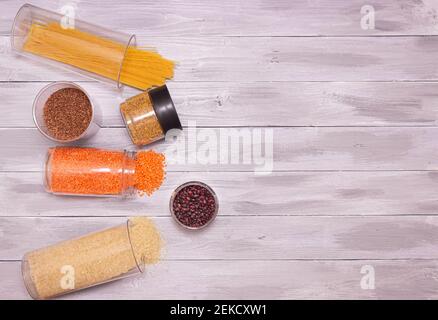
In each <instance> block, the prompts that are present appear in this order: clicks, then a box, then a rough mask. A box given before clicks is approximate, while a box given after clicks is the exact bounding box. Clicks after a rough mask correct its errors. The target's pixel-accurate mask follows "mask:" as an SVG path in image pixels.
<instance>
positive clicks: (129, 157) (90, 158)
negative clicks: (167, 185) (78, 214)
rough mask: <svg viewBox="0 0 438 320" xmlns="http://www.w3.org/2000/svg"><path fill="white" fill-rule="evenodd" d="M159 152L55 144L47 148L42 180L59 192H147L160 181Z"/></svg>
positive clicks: (130, 194)
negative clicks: (53, 146)
mask: <svg viewBox="0 0 438 320" xmlns="http://www.w3.org/2000/svg"><path fill="white" fill-rule="evenodd" d="M164 170H165V158H164V155H163V154H161V153H156V152H154V151H152V150H147V151H138V152H136V151H126V150H123V151H118V150H106V149H97V148H80V147H55V148H50V149H49V151H48V152H47V158H46V163H45V170H44V171H45V178H44V184H45V188H46V190H47V192H50V193H54V194H59V195H88V196H116V197H117V196H119V197H133V196H135V195H138V194H140V195H143V194H147V195H151V194H152V193H153V192H155V191H156V190H157V189H158V188H159V187H160V186H161V184H162V182H163V180H164V175H165V172H164Z"/></svg>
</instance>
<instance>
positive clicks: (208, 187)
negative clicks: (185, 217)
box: [169, 181, 219, 230]
mask: <svg viewBox="0 0 438 320" xmlns="http://www.w3.org/2000/svg"><path fill="white" fill-rule="evenodd" d="M193 185H194V186H201V187H203V188H205V189H207V190H208V191H209V192H210V193H211V194H212V195H213V198H214V203H215V210H214V213H213V215H212V217H211V218H210V220H208V222H207V223H206V224H203V225H202V226H200V227H190V226H186V225H185V224H184V223H182V222H181V221H179V220H178V218H177V216H176V215H175V212H174V211H173V202H174V201H175V197H176V195H177V194H178V193H179V192H180V191H181V190H182V189H183V188H185V187H187V186H193ZM169 210H170V213H171V215H172V217H173V219H174V220H175V221H176V222H177V223H178V224H179V225H180V226H182V227H183V228H185V229H189V230H199V229H203V228H205V227H206V226H208V225H209V224H210V223H211V222H212V221H213V220H214V219H215V218H216V216H217V213H218V211H219V202H218V198H217V195H216V193H215V192H214V191H213V189H212V188H210V186H208V185H207V184H205V183H203V182H200V181H189V182H186V183H183V184H182V185H180V186H179V187H178V188H176V189H175V190H174V191H173V193H172V196H171V197H170V201H169Z"/></svg>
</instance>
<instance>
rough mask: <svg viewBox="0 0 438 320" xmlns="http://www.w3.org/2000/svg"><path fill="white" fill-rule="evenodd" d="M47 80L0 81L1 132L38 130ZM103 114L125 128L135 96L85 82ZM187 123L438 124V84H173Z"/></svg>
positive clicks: (108, 123) (109, 123) (113, 124)
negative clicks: (124, 114) (126, 107)
mask: <svg viewBox="0 0 438 320" xmlns="http://www.w3.org/2000/svg"><path fill="white" fill-rule="evenodd" d="M46 84H47V82H42V83H32V82H24V83H0V96H1V97H2V108H3V110H4V112H3V116H2V117H1V118H0V127H33V126H34V122H33V120H32V104H33V99H34V98H35V96H36V95H37V93H38V91H39V90H41V88H43V87H44V86H45V85H46ZM80 85H81V86H82V87H83V88H84V89H85V90H86V91H87V92H88V93H89V94H90V96H91V97H92V98H93V99H94V100H95V102H96V104H97V105H98V106H99V107H100V109H101V111H102V113H103V126H106V127H120V126H123V121H122V118H121V116H120V111H119V104H120V102H121V101H123V100H125V99H126V98H128V97H131V96H133V95H135V94H137V93H138V91H137V90H134V89H129V88H126V90H124V92H122V93H116V92H114V90H111V89H110V88H109V87H108V86H106V85H103V84H98V83H89V82H81V83H80ZM168 87H169V90H170V91H171V93H172V97H173V100H174V102H175V105H176V107H177V109H178V113H179V115H180V118H181V121H182V123H183V125H187V121H188V120H190V121H196V122H197V124H198V125H199V126H213V127H215V126H222V127H226V126H385V125H389V126H436V125H437V124H438V109H437V108H436V105H437V104H438V83H428V82H422V83H406V82H373V83H370V82H355V83H345V82H332V83H324V82H303V83H301V82H290V83H271V82H261V83H239V84H235V83H223V82H217V83H199V82H170V83H169V84H168Z"/></svg>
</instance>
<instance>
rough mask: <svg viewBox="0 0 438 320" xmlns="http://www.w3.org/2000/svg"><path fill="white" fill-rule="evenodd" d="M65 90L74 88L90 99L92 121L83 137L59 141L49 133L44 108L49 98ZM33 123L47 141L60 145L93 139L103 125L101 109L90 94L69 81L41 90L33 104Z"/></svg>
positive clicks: (49, 85)
mask: <svg viewBox="0 0 438 320" xmlns="http://www.w3.org/2000/svg"><path fill="white" fill-rule="evenodd" d="M64 88H74V89H78V90H80V91H82V92H83V93H84V94H85V95H86V96H87V98H88V100H89V101H90V103H91V112H92V114H91V120H90V123H89V124H88V127H87V129H85V130H84V132H82V134H81V135H79V136H77V137H76V138H73V139H70V140H59V139H56V138H54V137H52V136H51V135H50V134H49V133H48V131H47V126H46V124H45V121H44V106H45V104H46V102H47V100H48V99H49V97H50V96H51V95H52V94H53V93H55V92H56V91H58V90H61V89H64ZM32 112H33V121H34V122H35V125H36V127H37V128H38V131H39V132H40V133H41V134H42V135H43V136H45V137H46V138H47V139H50V140H52V141H55V142H58V143H69V142H73V141H78V140H82V139H87V138H90V137H92V136H93V135H95V134H96V133H97V131H99V129H100V124H101V114H100V109H99V108H98V107H97V106H96V104H95V103H94V102H93V100H92V99H91V97H90V96H89V95H88V93H87V92H86V91H85V90H84V89H83V88H82V87H81V86H79V85H77V84H76V83H74V82H69V81H56V82H52V83H50V84H48V85H47V86H45V87H44V88H42V89H41V90H40V92H39V93H38V94H37V96H36V97H35V100H34V102H33V110H32Z"/></svg>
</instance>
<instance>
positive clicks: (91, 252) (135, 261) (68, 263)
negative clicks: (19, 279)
mask: <svg viewBox="0 0 438 320" xmlns="http://www.w3.org/2000/svg"><path fill="white" fill-rule="evenodd" d="M160 250H161V238H160V234H159V232H158V230H157V229H156V227H155V225H154V224H153V223H152V221H151V220H149V219H147V218H145V217H134V218H130V219H128V220H127V222H126V223H123V224H120V225H118V226H114V227H111V228H109V229H104V230H101V231H97V232H93V233H90V234H87V235H83V236H81V237H79V238H75V239H71V240H65V241H62V242H59V243H56V244H53V245H51V246H48V247H45V248H40V249H37V250H34V251H31V252H28V253H26V254H25V255H24V257H23V259H22V265H21V269H22V275H23V280H24V284H25V286H26V289H27V291H28V293H29V295H30V296H31V297H32V298H33V299H49V298H53V297H57V296H60V295H63V294H66V293H70V292H74V291H78V290H81V289H85V288H88V287H92V286H95V285H98V284H101V283H105V282H109V281H114V280H117V279H121V278H124V277H126V276H129V275H133V274H138V273H142V272H144V269H145V266H146V265H149V264H154V263H156V262H158V260H159V257H160Z"/></svg>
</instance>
